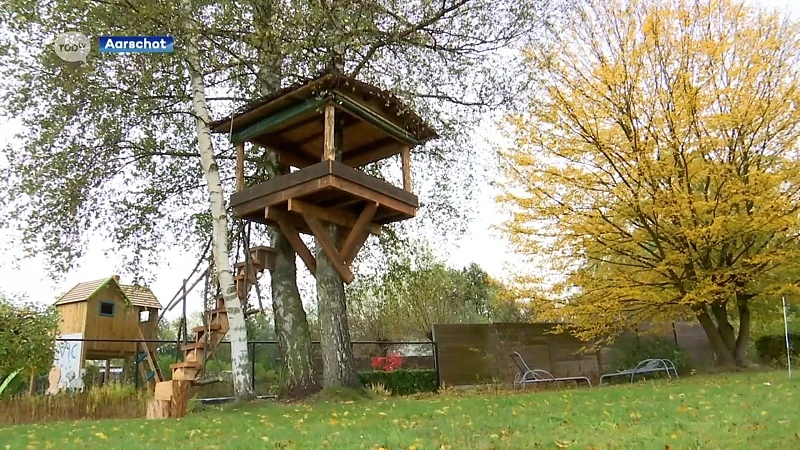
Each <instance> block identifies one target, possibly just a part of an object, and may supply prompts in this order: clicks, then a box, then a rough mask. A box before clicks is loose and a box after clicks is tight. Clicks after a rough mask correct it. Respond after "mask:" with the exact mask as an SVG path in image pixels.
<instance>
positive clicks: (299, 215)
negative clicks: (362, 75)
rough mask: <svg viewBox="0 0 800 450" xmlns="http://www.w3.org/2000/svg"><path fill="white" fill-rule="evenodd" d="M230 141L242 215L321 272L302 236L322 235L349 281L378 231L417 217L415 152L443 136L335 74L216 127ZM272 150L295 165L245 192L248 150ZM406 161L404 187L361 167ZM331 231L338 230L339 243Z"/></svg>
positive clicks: (377, 92) (381, 95)
mask: <svg viewBox="0 0 800 450" xmlns="http://www.w3.org/2000/svg"><path fill="white" fill-rule="evenodd" d="M212 131H213V132H216V133H227V134H229V137H230V140H231V142H232V143H233V144H235V145H236V148H237V152H236V158H237V161H236V163H237V173H236V179H237V191H236V192H235V193H234V194H233V195H232V196H231V199H230V204H231V207H232V209H233V215H234V216H235V217H238V218H243V219H245V220H250V221H254V222H259V223H266V224H271V225H275V226H278V227H280V229H281V230H282V231H283V233H284V234H285V235H286V237H287V239H288V240H289V242H291V244H292V246H293V247H294V249H295V251H296V252H297V254H298V255H299V256H300V258H301V259H302V260H303V262H304V263H305V265H306V267H308V269H309V270H310V271H311V273H315V272H316V260H315V258H314V256H313V254H312V253H311V251H310V250H309V249H308V248H307V247H306V245H305V244H304V243H303V241H302V240H301V238H300V234H301V233H303V234H310V235H313V236H314V237H315V238H316V239H317V242H318V243H319V245H320V246H321V247H322V251H323V252H324V253H325V255H326V256H327V257H328V258H329V260H330V261H331V264H332V265H333V267H334V268H335V269H336V271H337V273H338V274H339V275H340V276H341V278H342V280H343V281H344V282H345V283H350V282H352V281H353V274H352V272H351V270H350V265H351V264H352V262H353V260H354V259H355V257H356V255H357V254H358V251H359V250H360V248H361V247H362V246H363V245H364V242H365V241H366V239H367V237H368V236H369V234H370V233H372V234H375V235H377V234H379V233H380V226H381V225H384V224H388V223H392V222H397V221H401V220H406V219H409V218H412V217H414V216H415V215H416V212H417V208H418V206H419V201H418V199H417V196H416V195H414V194H413V193H412V191H411V167H410V159H411V157H410V151H411V149H412V148H413V147H415V146H417V145H420V144H423V143H425V142H426V141H428V140H430V139H434V138H436V137H438V136H437V134H436V132H435V131H434V130H433V129H432V128H431V127H430V126H429V125H427V124H426V123H425V122H424V121H423V120H422V119H421V118H420V117H419V116H417V115H416V114H415V113H414V112H412V111H410V110H409V109H408V108H407V107H406V106H404V105H403V104H402V103H401V102H400V101H399V100H398V99H397V98H395V97H394V96H393V95H392V94H391V93H389V92H387V91H383V90H381V89H379V88H377V87H375V86H372V85H369V84H367V83H364V82H361V81H357V80H354V79H352V78H347V77H343V76H338V75H333V74H326V75H323V76H321V77H318V78H316V79H313V80H311V81H310V82H307V83H304V84H301V85H296V86H291V87H288V88H286V89H283V90H281V91H278V92H276V93H274V94H272V95H269V96H267V97H265V98H263V99H261V100H259V101H256V102H254V103H251V104H250V105H248V106H247V107H245V108H244V109H243V110H241V111H239V112H237V113H235V114H233V115H231V116H230V117H228V118H225V119H222V120H219V121H216V122H214V123H213V124H212ZM247 143H249V144H251V145H258V146H262V147H265V148H268V149H271V150H272V151H274V152H275V153H276V154H277V157H278V160H279V161H280V162H281V163H283V164H284V165H286V166H289V167H294V168H296V170H291V171H289V173H285V174H283V175H279V176H276V177H274V178H272V179H270V180H268V181H266V182H263V183H258V184H255V185H252V186H245V176H244V162H245V161H244V160H245V145H246V144H247ZM396 155H399V156H400V166H401V168H402V180H403V187H402V188H400V187H396V186H393V185H392V184H390V183H387V182H386V181H383V180H381V179H378V178H376V177H373V176H370V175H367V174H366V173H365V172H363V171H361V170H359V168H361V167H363V166H365V165H367V164H369V163H372V162H376V161H379V160H383V159H386V158H391V157H394V156H396ZM325 223H329V224H333V225H337V226H338V227H339V228H338V229H339V232H338V239H337V240H334V239H333V237H332V236H331V234H329V232H328V230H327V228H326V226H325V225H324V224H325Z"/></svg>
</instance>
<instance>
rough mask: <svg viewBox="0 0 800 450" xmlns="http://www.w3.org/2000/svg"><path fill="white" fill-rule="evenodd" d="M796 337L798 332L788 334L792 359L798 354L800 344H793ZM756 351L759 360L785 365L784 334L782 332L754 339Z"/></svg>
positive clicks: (796, 339) (799, 337)
mask: <svg viewBox="0 0 800 450" xmlns="http://www.w3.org/2000/svg"><path fill="white" fill-rule="evenodd" d="M798 339H800V334H789V349H790V350H791V355H792V359H794V358H796V357H797V356H800V346H796V345H795V342H798ZM756 352H757V353H758V358H759V360H761V362H763V363H767V364H773V365H776V366H780V367H786V336H785V335H783V334H776V335H768V336H761V337H760V338H758V339H756Z"/></svg>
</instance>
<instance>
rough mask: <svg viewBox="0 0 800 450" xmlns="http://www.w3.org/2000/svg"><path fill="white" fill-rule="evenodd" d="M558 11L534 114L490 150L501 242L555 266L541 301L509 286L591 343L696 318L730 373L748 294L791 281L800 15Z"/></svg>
mask: <svg viewBox="0 0 800 450" xmlns="http://www.w3.org/2000/svg"><path fill="white" fill-rule="evenodd" d="M569 19H570V20H569V22H570V23H569V26H565V27H564V29H562V30H560V33H559V34H558V35H557V36H558V37H557V38H554V39H557V40H558V41H557V45H554V46H552V47H550V48H530V49H527V50H526V52H527V55H526V56H527V57H528V59H529V62H530V64H531V76H532V77H533V78H534V80H535V81H536V83H535V84H534V85H535V87H534V91H533V92H532V93H531V103H530V105H531V106H530V108H529V110H528V112H527V113H526V114H520V115H517V116H513V117H510V118H509V122H510V127H509V128H510V129H511V130H512V131H511V133H512V135H513V138H514V144H513V145H512V146H511V148H509V149H506V150H503V151H501V161H502V164H501V165H502V167H503V171H504V174H505V181H504V183H503V185H504V193H503V195H502V196H501V198H500V201H501V202H503V203H504V204H505V205H506V206H507V207H508V208H509V209H510V210H511V213H512V214H511V219H510V220H509V221H508V222H507V223H505V225H504V231H505V233H506V235H507V236H508V237H509V239H510V241H511V242H512V244H513V245H514V246H515V248H516V250H517V251H518V252H519V253H521V254H524V255H528V256H538V257H540V258H544V257H546V258H547V261H548V262H552V263H553V264H554V265H555V266H554V267H555V268H556V269H557V270H558V271H559V272H560V273H561V274H563V275H564V276H563V278H562V280H560V281H559V282H558V283H556V284H555V285H551V286H550V289H549V292H548V293H549V295H543V294H542V284H541V283H538V282H537V281H540V280H538V279H537V277H536V276H535V275H533V274H525V273H521V274H519V276H518V279H517V287H518V289H519V293H518V295H520V296H523V297H527V298H530V299H533V300H532V301H533V303H534V304H535V305H536V306H537V310H538V311H537V313H538V314H539V317H540V318H548V319H552V320H560V321H563V323H564V324H565V325H566V326H567V327H571V328H573V329H574V330H575V331H576V332H577V334H578V335H579V336H581V337H583V338H586V339H601V340H602V339H611V338H613V337H614V336H615V335H617V334H618V333H619V332H620V331H622V330H624V329H627V328H629V327H631V326H633V325H636V324H638V323H641V322H645V321H652V322H659V321H667V320H675V319H684V318H695V319H696V320H697V321H699V323H700V324H701V325H702V327H703V329H704V330H705V332H706V334H707V336H708V338H709V341H710V342H711V345H712V347H713V349H714V353H715V356H716V359H717V362H718V364H720V365H722V366H734V365H738V366H741V365H743V364H744V362H745V349H746V346H747V343H748V341H749V331H750V327H751V309H752V307H753V305H754V303H755V305H758V303H757V302H764V301H767V300H766V299H767V298H769V297H768V295H769V294H771V295H775V294H776V293H778V294H780V293H791V292H794V291H795V290H796V285H797V281H798V278H799V277H798V276H797V274H800V272H798V271H797V269H798V262H800V242H799V239H800V234H799V233H800V216H799V215H798V214H799V213H800V209H799V208H800V206H798V205H800V160H799V159H798V158H800V154H799V153H798V146H797V143H798V137H800V79H799V78H798V77H797V73H798V72H797V71H798V69H800V64H798V62H799V60H800V28H798V23H796V22H794V21H792V20H789V19H787V18H782V17H781V16H780V15H779V14H777V13H774V12H771V11H767V10H763V9H758V8H755V7H753V6H749V4H745V3H740V2H737V1H734V0H638V1H637V0H632V1H630V2H625V1H620V0H610V1H606V0H596V1H595V0H587V1H585V2H584V3H583V4H582V5H581V6H580V8H578V9H577V10H575V11H573V13H572V15H571V16H570V17H569ZM553 49H555V51H554V50H553ZM777 274H780V275H781V276H777ZM777 307H778V306H777V305H776V308H777Z"/></svg>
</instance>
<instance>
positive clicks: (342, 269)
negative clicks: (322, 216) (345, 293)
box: [303, 214, 355, 284]
mask: <svg viewBox="0 0 800 450" xmlns="http://www.w3.org/2000/svg"><path fill="white" fill-rule="evenodd" d="M303 218H305V219H306V223H308V227H309V228H311V232H312V233H314V237H315V238H317V242H319V245H320V246H322V251H323V252H325V255H326V256H327V257H328V259H329V260H330V262H331V265H332V266H333V269H334V270H336V273H338V274H339V276H340V277H342V281H344V282H345V283H347V284H350V283H352V282H353V280H354V279H355V276H353V272H352V271H351V270H350V267H349V265H348V264H346V263H345V261H344V258H343V257H342V255H341V253H339V250H338V249H337V248H336V245H335V244H334V243H333V238H332V237H331V235H330V234H328V230H326V229H325V227H324V226H323V225H322V222H320V221H319V219H317V218H316V217H314V216H312V215H310V214H303ZM351 235H352V233H351Z"/></svg>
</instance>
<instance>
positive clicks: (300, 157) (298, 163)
mask: <svg viewBox="0 0 800 450" xmlns="http://www.w3.org/2000/svg"><path fill="white" fill-rule="evenodd" d="M278 160H279V161H280V162H281V163H282V164H286V165H287V166H294V167H299V168H301V169H302V168H303V167H308V166H311V165H314V164H316V163H317V160H316V159H314V158H312V157H310V156H308V155H306V154H305V153H295V152H292V153H289V152H285V151H282V152H279V153H278Z"/></svg>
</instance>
